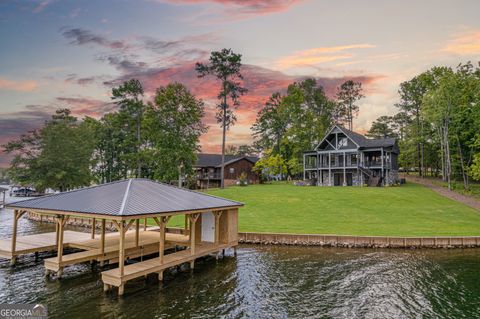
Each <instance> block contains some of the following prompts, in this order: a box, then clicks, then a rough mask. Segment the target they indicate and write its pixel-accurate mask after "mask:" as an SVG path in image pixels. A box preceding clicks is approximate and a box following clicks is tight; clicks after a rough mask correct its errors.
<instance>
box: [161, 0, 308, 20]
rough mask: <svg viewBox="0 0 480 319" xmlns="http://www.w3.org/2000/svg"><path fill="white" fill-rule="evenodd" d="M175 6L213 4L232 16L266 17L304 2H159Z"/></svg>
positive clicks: (203, 0)
mask: <svg viewBox="0 0 480 319" xmlns="http://www.w3.org/2000/svg"><path fill="white" fill-rule="evenodd" d="M158 1H159V2H163V3H169V4H173V5H194V4H205V3H213V4H219V5H222V6H224V7H225V8H226V10H225V12H226V13H228V14H230V15H239V14H241V15H244V16H250V15H265V14H271V13H278V12H283V11H286V10H288V9H289V8H290V7H292V6H294V5H296V4H298V3H300V2H302V0H158Z"/></svg>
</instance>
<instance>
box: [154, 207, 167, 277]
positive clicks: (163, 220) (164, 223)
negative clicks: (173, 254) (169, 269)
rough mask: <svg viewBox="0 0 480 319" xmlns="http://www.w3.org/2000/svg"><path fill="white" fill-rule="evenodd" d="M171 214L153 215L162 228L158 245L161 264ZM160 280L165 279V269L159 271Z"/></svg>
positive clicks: (161, 262) (160, 262)
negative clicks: (158, 216)
mask: <svg viewBox="0 0 480 319" xmlns="http://www.w3.org/2000/svg"><path fill="white" fill-rule="evenodd" d="M170 217H171V216H161V217H160V219H158V218H157V217H153V220H154V221H155V222H156V223H157V225H158V227H159V228H160V241H159V245H158V260H159V264H160V265H161V264H163V255H164V254H165V231H166V226H167V223H168V221H169V220H170ZM158 280H160V281H162V280H163V270H162V271H161V272H159V273H158Z"/></svg>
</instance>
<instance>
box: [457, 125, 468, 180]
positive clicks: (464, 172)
mask: <svg viewBox="0 0 480 319" xmlns="http://www.w3.org/2000/svg"><path fill="white" fill-rule="evenodd" d="M456 137H457V147H458V155H459V156H460V164H461V167H462V177H463V188H464V189H465V190H469V188H470V186H469V183H468V176H467V172H466V169H465V163H464V160H463V152H462V146H461V145H460V138H459V137H458V134H457V135H456Z"/></svg>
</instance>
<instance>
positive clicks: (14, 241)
mask: <svg viewBox="0 0 480 319" xmlns="http://www.w3.org/2000/svg"><path fill="white" fill-rule="evenodd" d="M26 212H27V211H19V210H17V209H16V210H14V211H13V235H12V248H11V249H12V259H10V265H11V266H13V265H15V262H16V261H17V256H16V250H17V230H18V220H19V219H20V217H22V216H23V215H24V214H25V213H26Z"/></svg>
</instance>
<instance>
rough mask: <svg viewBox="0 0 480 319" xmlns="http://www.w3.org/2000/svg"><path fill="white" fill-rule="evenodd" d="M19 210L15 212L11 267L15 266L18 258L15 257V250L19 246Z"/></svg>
mask: <svg viewBox="0 0 480 319" xmlns="http://www.w3.org/2000/svg"><path fill="white" fill-rule="evenodd" d="M17 216H18V210H16V209H15V210H14V211H13V234H12V259H10V265H11V266H13V265H15V261H16V260H17V256H15V250H16V248H17V247H16V246H17V228H18V218H17Z"/></svg>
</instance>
